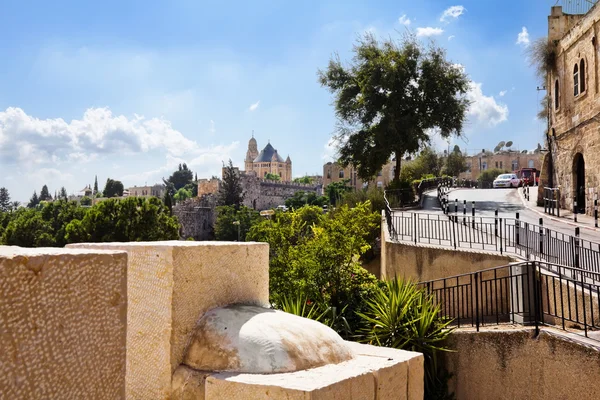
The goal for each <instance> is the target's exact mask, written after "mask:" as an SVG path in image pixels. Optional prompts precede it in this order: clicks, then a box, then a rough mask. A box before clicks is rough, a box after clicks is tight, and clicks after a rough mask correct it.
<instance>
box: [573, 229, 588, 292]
mask: <svg viewBox="0 0 600 400" xmlns="http://www.w3.org/2000/svg"><path fill="white" fill-rule="evenodd" d="M574 251H575V252H574V253H575V268H579V227H576V228H575V249H574ZM584 301H585V299H584Z"/></svg>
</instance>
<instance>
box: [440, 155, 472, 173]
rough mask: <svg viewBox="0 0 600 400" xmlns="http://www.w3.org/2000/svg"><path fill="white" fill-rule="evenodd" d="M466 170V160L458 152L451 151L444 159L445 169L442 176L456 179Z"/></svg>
mask: <svg viewBox="0 0 600 400" xmlns="http://www.w3.org/2000/svg"><path fill="white" fill-rule="evenodd" d="M466 170H467V159H466V157H465V156H464V155H463V154H462V153H461V151H460V149H459V151H456V149H455V150H454V151H452V153H450V154H448V157H447V159H446V167H445V168H444V174H446V175H449V176H453V177H457V176H458V175H460V173H461V172H465V171H466Z"/></svg>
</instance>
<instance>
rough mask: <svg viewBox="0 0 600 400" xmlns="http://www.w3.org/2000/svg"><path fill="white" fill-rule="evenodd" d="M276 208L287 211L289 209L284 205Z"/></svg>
mask: <svg viewBox="0 0 600 400" xmlns="http://www.w3.org/2000/svg"><path fill="white" fill-rule="evenodd" d="M276 210H277V211H283V212H286V211H287V210H288V208H287V207H286V206H284V205H281V206H277V209H276Z"/></svg>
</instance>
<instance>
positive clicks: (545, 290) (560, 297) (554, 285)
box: [418, 261, 600, 337]
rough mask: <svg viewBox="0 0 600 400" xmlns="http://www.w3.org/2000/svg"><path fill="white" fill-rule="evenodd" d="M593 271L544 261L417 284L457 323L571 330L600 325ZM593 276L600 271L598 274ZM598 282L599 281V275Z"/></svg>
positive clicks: (598, 289) (598, 295)
mask: <svg viewBox="0 0 600 400" xmlns="http://www.w3.org/2000/svg"><path fill="white" fill-rule="evenodd" d="M589 274H590V273H589V272H588V271H583V270H580V269H576V268H571V267H565V266H562V265H557V264H552V263H546V262H541V261H528V262H523V263H513V264H510V265H505V266H501V267H495V268H490V269H485V270H482V271H477V272H473V273H468V274H462V275H456V276H453V277H449V278H443V279H436V280H432V281H426V282H421V283H419V284H418V285H419V286H420V287H422V288H423V289H424V290H426V291H427V293H428V294H430V295H431V296H432V299H433V301H434V303H435V304H436V305H438V306H439V307H440V314H441V315H442V316H443V317H445V318H448V319H452V320H453V324H454V325H455V326H457V327H461V326H474V327H476V328H477V330H479V328H480V327H481V326H486V325H497V324H501V323H518V324H524V325H535V327H536V330H538V329H539V326H541V325H547V326H555V327H559V328H562V329H564V330H569V331H572V332H582V331H583V333H584V334H585V336H586V337H587V336H588V334H589V332H590V331H595V330H598V329H600V286H599V285H598V284H596V283H590V282H588V280H587V278H586V276H589ZM594 275H598V274H595V273H594ZM593 281H596V282H598V281H600V276H594V277H593Z"/></svg>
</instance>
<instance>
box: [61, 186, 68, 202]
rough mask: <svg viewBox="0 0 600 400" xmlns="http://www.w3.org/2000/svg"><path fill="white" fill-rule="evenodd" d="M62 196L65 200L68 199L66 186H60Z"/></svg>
mask: <svg viewBox="0 0 600 400" xmlns="http://www.w3.org/2000/svg"><path fill="white" fill-rule="evenodd" d="M59 196H60V198H61V199H63V200H67V198H68V197H69V195H68V194H67V189H65V187H64V186H63V187H61V188H60V195H59Z"/></svg>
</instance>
